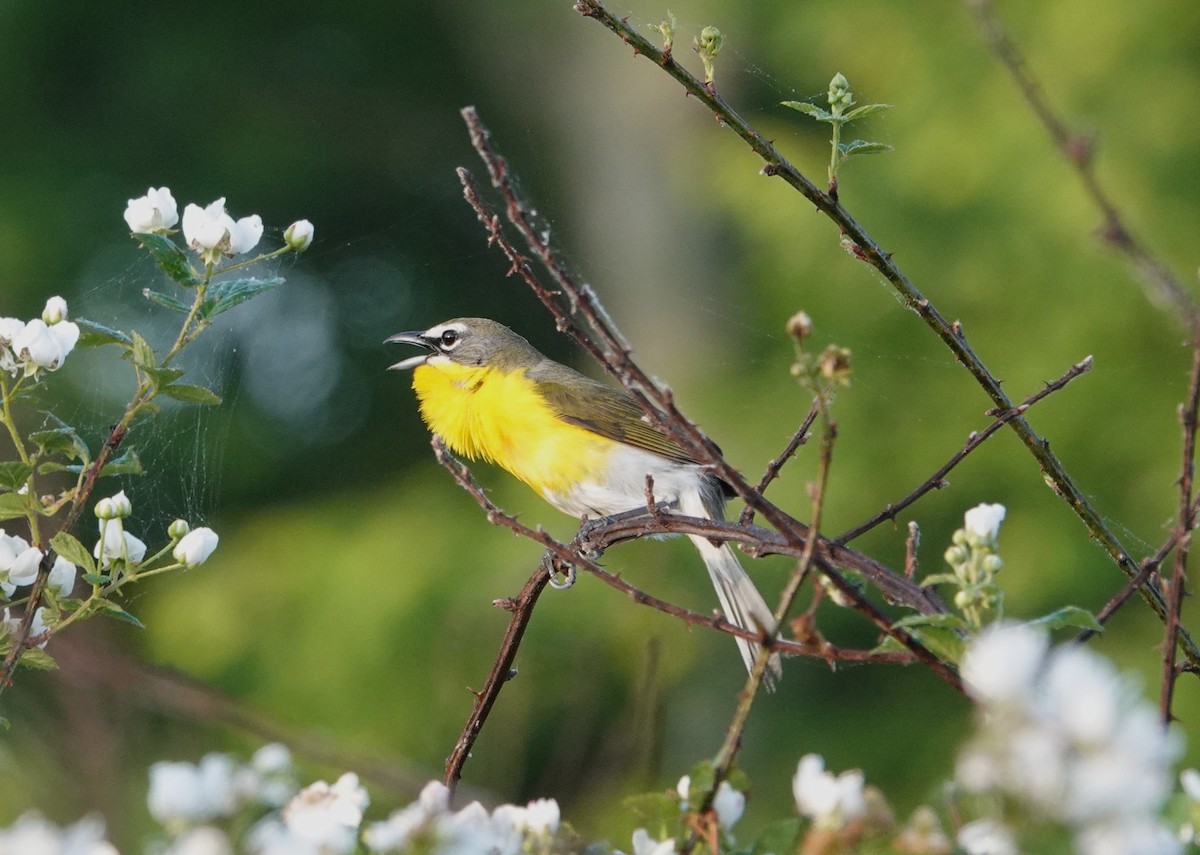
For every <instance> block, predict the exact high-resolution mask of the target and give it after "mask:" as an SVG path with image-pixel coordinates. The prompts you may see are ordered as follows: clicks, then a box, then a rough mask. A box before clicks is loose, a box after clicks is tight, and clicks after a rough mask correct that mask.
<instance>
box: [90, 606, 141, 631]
mask: <svg viewBox="0 0 1200 855" xmlns="http://www.w3.org/2000/svg"><path fill="white" fill-rule="evenodd" d="M93 603H94V604H95V605H96V607H97V608H98V609H99V611H100V613H101V614H104V615H108V617H110V618H116V619H117V620H123V621H125V622H126V623H131V624H133V625H134V626H136V627H137V628H138V629H145V628H146V627H145V626H143V625H142V622H141V621H140V620H138V619H137V618H135V617H134V616H133V615H131V614H130V613H129V612H127V611H125V610H124V609H123V608H121V607H120V606H118V605H117V604H116V603H114V602H113V601H112V600H106V599H103V598H100V599H97V600H93Z"/></svg>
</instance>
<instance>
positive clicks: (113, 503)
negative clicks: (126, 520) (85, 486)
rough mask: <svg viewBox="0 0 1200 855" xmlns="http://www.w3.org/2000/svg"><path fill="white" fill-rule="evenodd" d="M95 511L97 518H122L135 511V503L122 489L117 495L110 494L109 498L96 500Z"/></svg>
mask: <svg viewBox="0 0 1200 855" xmlns="http://www.w3.org/2000/svg"><path fill="white" fill-rule="evenodd" d="M95 513H96V518H97V519H102V520H115V519H121V518H123V517H127V516H129V515H130V514H132V513H133V503H132V502H130V501H129V497H128V496H126V495H125V491H124V490H122V491H121V492H119V493H117V494H116V495H115V496H109V497H108V498H107V499H101V500H100V501H98V502H96V507H95Z"/></svg>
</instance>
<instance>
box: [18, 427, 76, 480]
mask: <svg viewBox="0 0 1200 855" xmlns="http://www.w3.org/2000/svg"><path fill="white" fill-rule="evenodd" d="M29 438H30V439H31V440H32V441H33V442H34V443H35V444H36V445H37V447H38V451H39V453H40V454H42V455H46V454H61V455H63V456H64V457H66V458H67V459H68V460H86V459H87V458H88V448H87V444H86V443H84V441H83V440H82V439H81V438H80V436H79V434H77V433H75V428H73V427H70V426H68V425H64V426H63V427H58V428H52V429H50V430H39V431H36V432H34V433H31V434H30V435H29ZM43 471H44V470H43Z"/></svg>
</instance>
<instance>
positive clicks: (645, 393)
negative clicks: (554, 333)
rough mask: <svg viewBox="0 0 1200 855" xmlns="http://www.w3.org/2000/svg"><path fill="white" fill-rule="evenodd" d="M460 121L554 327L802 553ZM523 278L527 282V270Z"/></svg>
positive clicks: (868, 608) (475, 201) (494, 225)
mask: <svg viewBox="0 0 1200 855" xmlns="http://www.w3.org/2000/svg"><path fill="white" fill-rule="evenodd" d="M462 115H463V119H464V121H465V122H466V123H467V126H468V129H469V130H470V134H471V141H472V143H473V145H474V146H475V149H476V151H477V152H478V153H479V155H480V157H481V158H482V159H483V161H484V163H485V164H486V165H487V167H488V172H489V175H491V176H492V181H493V184H494V185H495V186H496V187H497V189H498V190H499V191H500V192H501V193H502V194H503V196H504V199H505V203H506V214H507V216H508V218H509V220H510V221H511V222H513V225H514V226H515V227H516V228H517V229H518V231H520V232H521V234H522V235H523V236H524V237H525V240H526V242H527V244H528V245H529V247H530V250H531V251H532V252H533V254H534V255H535V256H537V257H538V259H539V260H540V261H541V262H542V265H543V267H545V268H546V270H547V271H548V272H549V273H550V275H551V277H552V278H553V279H554V281H555V284H556V285H557V286H558V288H559V292H560V293H556V292H553V291H550V290H549V289H546V288H544V287H541V286H540V285H539V286H538V287H537V288H535V289H534V291H535V293H536V294H537V296H538V297H539V299H541V300H542V302H543V304H544V305H545V306H546V307H547V309H549V311H550V312H551V314H553V315H554V317H555V319H556V321H557V322H558V326H559V329H561V330H564V331H566V332H568V333H569V334H570V335H571V336H572V337H573V338H574V339H575V340H577V341H579V342H580V344H581V345H582V346H583V347H584V348H585V349H587V351H588V352H589V353H590V354H592V355H593V356H594V357H595V358H596V359H598V360H599V361H600V363H601V364H602V365H603V366H604V368H605V370H607V371H608V372H609V373H610V374H611V375H612V376H613V377H615V378H616V379H617V381H618V382H619V383H620V384H621V385H622V387H624V388H625V389H626V390H627V391H628V392H629V393H630V395H631V396H632V397H633V399H634V400H635V401H636V402H637V403H638V405H639V406H640V407H641V408H642V410H643V412H644V413H645V414H646V416H647V418H648V419H649V420H650V422H651V423H652V424H654V425H656V426H657V427H659V428H660V429H662V430H663V431H665V432H666V433H667V434H668V435H669V436H670V437H671V438H672V439H673V440H674V441H675V442H677V443H678V444H679V445H680V446H681V447H682V448H683V449H685V450H686V451H688V452H689V453H690V454H691V455H692V456H693V457H694V458H695V459H696V460H697V461H698V462H700V463H702V464H704V465H707V466H709V467H710V468H711V469H712V470H713V472H714V473H715V474H716V475H717V477H719V478H720V479H722V480H723V481H725V482H726V483H727V484H728V485H729V486H730V487H731V488H732V489H733V491H734V493H735V494H736V495H737V496H739V497H740V498H741V499H742V501H744V502H746V503H747V504H749V505H751V506H752V507H753V508H754V510H755V511H756V512H758V513H761V514H762V515H763V517H764V518H765V519H766V520H767V521H768V522H769V523H770V524H771V525H773V526H774V527H775V528H776V529H777V530H778V531H779V532H780V533H781V534H782V535H783V536H784V537H785V538H787V539H788V540H789V541H790V542H791V543H792V544H793V545H794V546H796V547H799V548H803V546H804V542H805V537H806V534H807V529H806V528H805V527H804V526H803V524H802V523H800V522H799V521H797V520H796V519H794V518H793V517H791V516H790V515H788V514H787V513H786V512H784V511H783V510H781V509H780V508H778V507H776V506H775V505H774V504H772V503H771V502H769V501H767V500H766V499H764V498H763V497H762V496H759V495H757V494H755V492H754V490H753V488H752V487H750V485H749V484H747V483H746V480H745V478H744V477H742V475H741V473H740V472H738V471H737V470H736V469H734V468H733V467H732V466H730V465H729V463H728V462H727V461H726V460H725V459H724V457H723V456H722V455H721V452H720V449H718V448H717V446H716V444H715V443H714V442H713V441H712V440H711V439H709V438H708V437H707V436H706V435H704V433H703V432H701V431H700V429H699V428H698V427H697V426H696V425H695V423H693V422H692V421H690V420H689V419H688V418H687V417H686V416H684V415H683V413H682V412H681V411H680V410H679V409H678V407H676V406H675V402H674V397H673V396H672V394H671V392H670V390H669V389H666V388H663V387H661V386H659V384H657V383H656V382H655V381H654V380H652V379H651V378H650V377H649V376H648V375H647V374H646V373H645V372H644V371H643V370H642V369H641V367H640V366H638V364H637V363H636V362H634V361H633V359H632V357H631V355H630V350H629V347H628V345H627V344H625V342H624V339H623V337H622V336H621V335H620V334H619V333H618V332H617V331H616V328H615V327H614V326H613V324H612V322H611V321H610V320H609V318H608V314H607V312H605V311H604V309H603V307H601V306H600V303H599V300H598V299H597V298H596V295H595V293H594V292H593V291H592V290H591V288H589V287H587V286H586V285H585V286H580V285H578V284H577V283H576V282H575V280H574V277H573V276H572V275H571V273H570V271H568V270H567V268H566V265H565V264H563V263H562V262H561V260H560V259H559V257H558V254H557V252H556V251H555V250H554V249H553V248H552V247H551V246H550V244H549V243H548V242H547V241H546V240H544V239H543V237H542V235H541V234H539V232H538V230H537V229H536V228H535V227H534V225H533V223H532V221H531V220H530V219H529V214H528V211H529V208H528V206H526V205H524V204H523V203H522V202H521V200H520V199H519V197H518V196H517V193H516V189H515V187H514V186H513V183H512V182H511V181H510V180H509V177H508V175H509V173H508V165H507V163H506V162H505V160H504V158H503V157H501V156H500V155H499V153H498V152H497V151H496V150H495V149H494V147H493V146H492V144H491V140H490V134H489V132H488V131H487V129H486V128H485V127H484V126H483V123H482V122H481V121H480V119H479V116H478V114H477V113H476V112H475V110H474V108H472V107H466V108H464V109H463V110H462ZM459 177H460V179H461V180H462V181H463V184H464V193H465V195H466V196H467V198H468V201H470V202H471V204H472V205H473V206H477V207H476V211H477V213H478V214H479V218H480V221H481V222H483V223H484V225H485V227H487V228H488V230H489V237H490V240H491V241H492V242H499V243H500V244H501V246H502V248H504V246H505V245H506V244H507V240H506V239H504V238H503V235H502V233H501V231H500V228H499V224H498V222H497V219H496V216H495V214H493V213H491V211H490V209H489V208H487V206H486V204H485V203H483V201H482V199H481V198H480V197H479V195H478V192H477V190H476V189H474V187H473V181H471V178H470V173H468V172H467V171H466V170H464V169H460V170H459ZM504 252H505V254H506V255H507V256H508V257H509V258H510V260H512V261H513V263H514V270H517V271H518V272H521V274H522V276H526V275H527V271H528V264H519V263H518V261H517V260H514V256H515V258H517V259H519V258H523V257H522V256H520V254H519V253H516V251H515V250H514V249H511V247H509V248H506V249H504ZM528 276H529V277H531V278H536V277H533V275H532V271H528ZM560 297H561V298H565V299H566V301H567V303H568V307H569V308H564V307H563V306H562V305H561V303H560ZM576 314H578V315H579V316H580V317H582V318H583V319H584V320H585V321H586V323H587V325H588V326H589V328H590V329H591V330H593V331H594V333H595V335H596V337H597V339H598V341H599V344H597V343H595V342H593V341H592V340H591V339H590V337H589V336H588V335H586V334H585V333H584V331H583V330H582V329H580V327H579V326H578V325H577V324H576V323H574V321H573V320H572V317H573V316H574V315H576ZM819 569H820V570H821V572H822V573H823V574H824V575H825V576H826V578H828V579H829V581H830V583H831V584H832V585H834V587H836V588H837V589H838V590H840V591H841V592H842V593H843V594H844V595H845V596H846V598H847V599H848V600H849V601H850V602H852V603H854V605H855V608H856V609H857V610H858V611H859V612H860V613H861V614H863V615H864V616H865V617H866V618H867V619H868V620H870V621H871V622H872V623H874V624H875V625H876V626H877V627H879V629H880V630H882V631H883V632H885V633H886V634H888V635H889V636H892V637H894V638H895V639H896V640H897V641H898V642H899V643H900V644H901V645H903V646H904V647H906V648H908V649H909V650H911V651H912V652H913V654H914V655H915V656H917V658H918V659H920V660H921V661H922V662H924V663H925V664H926V665H928V666H929V667H930V668H931V669H932V670H933V671H934V672H935V673H937V674H938V675H939V676H940V677H941V678H942V679H943V680H945V681H947V682H948V683H949V684H950V685H951V686H954V687H956V688H959V687H960V685H961V683H960V681H959V679H958V675H957V674H956V673H955V672H954V671H953V670H952V669H951V668H949V667H948V666H946V665H945V664H944V663H943V662H942V661H941V660H940V659H938V657H937V656H935V655H934V654H933V653H932V652H930V651H929V650H928V649H926V648H925V647H924V645H922V644H921V643H920V642H919V641H918V640H917V639H916V638H915V637H913V636H912V635H910V634H909V633H908V632H907V631H905V630H902V629H896V628H894V627H892V625H891V621H889V620H888V619H887V618H886V617H885V616H884V615H883V614H882V613H881V612H880V611H879V610H878V608H876V606H875V605H874V604H873V603H871V602H870V601H869V600H867V599H866V598H865V597H864V596H863V595H862V593H861V592H860V591H858V589H857V588H855V587H854V586H853V585H851V584H850V583H849V582H848V581H847V580H846V579H845V578H843V577H842V576H841V574H840V573H838V572H837V571H836V570H835V569H834V568H832V567H828V566H820V568H819Z"/></svg>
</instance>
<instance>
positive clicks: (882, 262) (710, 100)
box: [574, 0, 1200, 666]
mask: <svg viewBox="0 0 1200 855" xmlns="http://www.w3.org/2000/svg"><path fill="white" fill-rule="evenodd" d="M574 8H575V10H576V11H577V12H579V13H580V14H582V15H584V16H585V17H588V18H591V19H593V20H595V21H597V22H599V23H600V24H602V25H603V26H604V27H605V28H606V29H608V30H610V31H611V32H612V33H613V34H615V35H616V36H617V37H619V38H620V39H621V41H622V42H623V43H624V44H625V45H627V46H628V47H629V48H630V49H631V50H632V51H633V52H634V55H635V56H643V57H645V58H646V59H648V60H649V61H650V62H651V63H652V64H654V65H655V66H656V67H658V68H661V69H662V70H663V71H664V72H665V73H667V74H669V75H670V76H671V77H673V78H674V79H675V80H677V81H678V82H679V83H680V85H682V86H683V88H684V89H685V90H686V91H687V93H688V94H689V95H692V96H693V97H694V98H695V99H696V101H697V102H699V103H700V104H703V105H704V106H705V107H706V108H708V109H709V110H711V111H712V112H713V114H714V115H715V117H716V118H717V120H718V124H719V125H720V126H722V127H726V128H728V129H730V130H731V131H733V132H734V133H736V134H737V135H738V136H739V137H741V139H742V140H743V141H745V143H746V144H747V145H748V146H749V147H750V148H751V150H753V151H754V152H755V153H756V154H757V155H758V156H759V157H760V158H762V160H763V162H764V166H763V168H762V172H763V173H764V174H766V175H772V176H777V177H779V178H780V179H782V180H783V181H784V182H786V183H787V184H788V185H789V186H791V187H793V188H794V189H795V190H797V191H798V192H799V193H801V194H802V195H803V196H804V197H805V198H806V199H807V200H809V201H810V202H812V203H813V205H815V206H816V208H817V210H819V211H820V212H821V213H822V214H824V215H825V216H826V217H828V218H829V219H830V220H831V221H833V223H834V224H835V225H836V226H837V227H838V229H839V231H840V232H841V234H842V236H843V240H846V239H848V240H849V242H850V243H851V244H852V245H853V246H854V247H855V255H856V257H858V258H860V259H861V260H863V261H865V262H867V263H868V264H870V265H871V266H872V267H874V268H875V269H876V270H878V271H879V273H880V274H881V275H882V276H883V278H884V280H885V281H886V282H887V284H888V285H889V286H890V287H891V288H892V289H893V290H894V291H895V292H896V295H897V296H898V298H899V300H900V302H901V304H902V305H903V306H904V307H905V308H907V309H910V310H911V311H913V312H915V313H916V314H917V316H918V317H920V318H921V320H922V321H923V322H924V323H925V325H926V326H927V327H929V329H930V330H931V331H932V332H933V333H934V334H935V335H936V336H937V337H938V338H939V339H941V341H942V342H943V344H945V345H946V347H947V348H949V350H950V352H951V353H952V354H953V356H954V358H955V360H956V361H957V362H959V363H961V364H962V365H963V367H964V368H965V369H966V370H967V371H968V372H969V373H970V374H971V376H972V377H973V378H974V379H975V382H976V383H977V384H978V385H979V386H980V387H981V388H982V389H983V391H984V392H985V393H986V394H987V396H988V398H990V399H991V401H992V404H993V405H994V407H995V409H996V410H997V411H999V412H1007V411H1010V410H1013V409H1014V404H1013V402H1012V401H1011V400H1009V398H1008V395H1007V394H1006V393H1005V392H1004V390H1003V389H1002V388H1001V385H1000V381H999V380H998V379H997V378H996V377H995V376H994V375H993V374H992V373H991V372H990V371H989V370H988V368H987V366H985V365H984V364H983V361H982V360H981V359H980V358H979V357H978V356H977V355H976V354H975V352H974V350H973V349H972V348H971V346H970V344H969V343H968V342H967V337H966V334H965V333H964V331H963V328H962V325H961V324H960V323H958V322H954V323H950V322H949V321H947V320H946V318H945V317H944V316H943V315H942V314H941V312H939V311H938V310H937V309H936V308H935V307H934V306H933V304H932V303H931V302H930V301H929V300H928V298H926V297H925V296H924V294H922V293H921V292H920V290H918V288H917V287H916V285H915V284H914V283H913V282H912V280H910V279H909V278H908V276H907V275H906V274H905V273H904V271H902V270H901V269H900V268H899V266H898V265H897V264H896V263H895V261H894V260H893V258H892V254H891V253H890V252H886V251H885V250H883V249H882V248H881V247H880V246H879V244H878V243H876V241H875V240H874V238H872V237H871V235H870V234H869V233H868V232H867V231H866V229H864V228H863V227H862V225H860V224H859V223H858V221H857V220H855V219H854V217H853V216H851V214H850V212H849V211H847V210H846V209H845V208H844V207H843V206H842V205H841V204H840V203H839V202H838V200H837V199H836V198H835V197H833V196H832V195H830V194H828V193H824V192H822V191H821V190H820V188H818V187H817V186H816V185H815V184H814V183H813V182H812V181H810V180H809V179H808V178H807V177H806V176H805V175H804V174H803V173H801V172H800V170H798V169H797V168H796V167H795V166H794V165H792V164H791V163H790V162H789V161H788V160H787V159H786V158H784V157H783V155H782V154H780V153H779V151H778V150H777V149H776V148H775V147H774V146H773V145H772V144H771V143H770V142H768V141H767V140H766V139H764V138H763V136H762V135H761V134H760V133H759V132H758V131H757V130H755V129H754V128H753V127H752V126H751V125H750V124H749V123H748V122H747V121H746V120H745V119H744V118H742V116H741V115H739V114H738V113H737V112H736V111H735V110H734V109H733V108H732V107H731V106H730V105H729V104H727V103H726V102H725V101H724V100H723V99H722V98H721V97H720V96H718V95H716V94H714V93H713V92H710V91H709V90H708V89H707V88H706V87H705V86H704V84H703V83H702V82H701V81H699V80H697V79H696V78H695V77H694V76H693V75H692V74H690V73H689V72H688V71H687V70H686V69H683V68H681V67H680V66H679V65H678V64H677V63H674V62H672V63H668V64H663V62H662V51H661V50H659V48H658V47H656V46H655V45H654V44H653V43H651V42H650V41H648V40H647V39H646V38H645V37H644V36H642V35H641V33H639V32H638V31H637V30H635V29H634V28H633V27H632V26H630V24H629V22H628V20H626V19H624V18H622V17H620V16H618V15H615V14H613V13H612V12H611V11H610V10H609V9H608V8H607V7H606V6H605V5H604V4H603V3H601V2H599V0H577V2H575V3H574ZM1007 424H1008V425H1009V426H1010V427H1011V428H1012V429H1013V431H1014V432H1015V433H1016V434H1017V436H1018V437H1019V438H1020V440H1021V442H1022V443H1023V444H1024V445H1025V447H1026V449H1027V450H1028V451H1029V453H1030V454H1031V455H1032V456H1033V458H1034V459H1035V460H1036V461H1037V464H1038V467H1039V469H1040V470H1041V472H1042V475H1043V477H1044V478H1045V479H1046V481H1047V483H1049V484H1050V485H1051V487H1052V488H1053V490H1054V492H1055V493H1056V494H1057V495H1058V496H1059V498H1061V499H1062V500H1063V501H1064V502H1066V504H1067V505H1068V507H1070V508H1071V510H1072V511H1073V512H1074V513H1075V515H1076V516H1078V517H1079V519H1080V521H1082V522H1083V524H1084V526H1085V527H1086V528H1087V531H1088V534H1089V536H1091V537H1092V538H1094V539H1095V540H1096V541H1097V542H1098V543H1099V544H1100V545H1101V546H1102V547H1103V548H1104V550H1105V552H1107V553H1108V555H1109V557H1110V558H1111V560H1112V561H1113V562H1114V563H1115V564H1116V565H1117V567H1118V568H1119V569H1120V570H1121V572H1122V573H1124V574H1125V575H1126V576H1128V577H1129V578H1136V577H1137V576H1138V570H1139V567H1138V563H1137V562H1136V561H1135V560H1134V559H1133V558H1132V557H1131V555H1130V553H1129V551H1128V550H1127V549H1126V548H1125V546H1124V545H1123V544H1122V543H1121V541H1120V539H1119V538H1118V537H1117V536H1116V534H1114V533H1113V531H1112V529H1111V528H1110V527H1109V526H1108V525H1107V523H1105V521H1104V519H1103V518H1102V516H1101V515H1100V513H1099V511H1097V509H1096V508H1095V507H1094V506H1093V505H1092V503H1091V502H1090V501H1089V500H1088V498H1087V496H1086V495H1085V493H1084V492H1083V491H1082V490H1080V489H1079V487H1078V486H1077V485H1076V484H1075V481H1074V479H1073V478H1072V477H1071V476H1070V474H1069V473H1068V472H1067V470H1066V468H1065V467H1064V466H1063V464H1062V462H1061V461H1060V460H1059V459H1058V457H1057V456H1056V455H1055V454H1054V453H1053V452H1051V450H1050V443H1049V442H1048V441H1047V440H1046V439H1044V438H1042V437H1041V436H1039V435H1038V433H1037V432H1036V431H1035V430H1034V429H1033V427H1032V426H1031V425H1030V424H1029V422H1028V421H1027V420H1026V419H1025V418H1024V417H1023V416H1020V415H1017V416H1014V417H1013V418H1011V419H1010V420H1009V421H1008V422H1007ZM739 495H741V494H740V492H739ZM742 498H743V500H745V499H746V497H745V496H742ZM772 524H773V525H774V524H775V523H774V521H772ZM835 584H836V583H835ZM1138 592H1139V593H1140V594H1141V596H1142V598H1143V599H1144V600H1145V601H1146V603H1147V604H1148V605H1149V606H1150V608H1151V610H1152V611H1153V612H1154V613H1155V614H1156V615H1157V616H1158V617H1159V619H1160V620H1162V621H1164V623H1165V622H1166V620H1167V611H1168V609H1167V604H1166V601H1165V599H1164V598H1163V595H1162V591H1161V590H1160V589H1159V587H1158V585H1157V584H1156V583H1155V581H1154V580H1153V579H1146V580H1144V581H1143V582H1142V583H1141V585H1140V586H1139V588H1138ZM1178 639H1179V643H1180V645H1181V647H1182V648H1183V651H1184V653H1185V655H1186V656H1187V658H1188V660H1189V662H1190V663H1191V665H1192V666H1200V647H1197V645H1196V643H1195V642H1194V641H1193V640H1192V638H1191V636H1190V635H1188V634H1187V633H1186V632H1184V631H1182V630H1181V631H1180V632H1179V634H1178Z"/></svg>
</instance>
